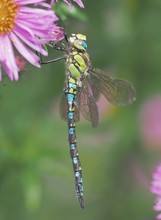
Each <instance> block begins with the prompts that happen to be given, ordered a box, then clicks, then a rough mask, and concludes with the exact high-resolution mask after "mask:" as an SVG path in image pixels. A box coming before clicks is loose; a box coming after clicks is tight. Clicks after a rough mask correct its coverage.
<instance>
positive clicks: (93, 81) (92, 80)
mask: <svg viewBox="0 0 161 220" xmlns="http://www.w3.org/2000/svg"><path fill="white" fill-rule="evenodd" d="M88 82H89V84H90V85H93V86H95V90H96V91H100V93H102V94H103V95H104V96H105V98H106V99H107V100H108V101H109V102H110V103H111V104H113V105H116V106H121V105H128V104H131V103H132V102H133V101H134V100H135V99H136V92H135V89H134V87H133V85H132V84H131V83H130V82H129V81H126V80H122V79H117V78H114V77H111V76H109V75H107V74H106V73H105V72H103V71H101V70H99V69H91V72H90V75H89V77H88ZM97 93H98V92H97Z"/></svg>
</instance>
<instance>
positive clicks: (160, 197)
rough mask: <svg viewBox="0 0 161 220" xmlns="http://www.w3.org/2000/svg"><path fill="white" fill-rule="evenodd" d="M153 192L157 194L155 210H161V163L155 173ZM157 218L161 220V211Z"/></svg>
mask: <svg viewBox="0 0 161 220" xmlns="http://www.w3.org/2000/svg"><path fill="white" fill-rule="evenodd" d="M151 192H152V193H154V194H155V196H156V204H155V205H154V210H155V211H160V212H161V164H159V165H158V166H157V168H156V170H155V172H154V173H153V176H152V183H151ZM156 219H157V220H161V213H160V214H159V215H157V217H156Z"/></svg>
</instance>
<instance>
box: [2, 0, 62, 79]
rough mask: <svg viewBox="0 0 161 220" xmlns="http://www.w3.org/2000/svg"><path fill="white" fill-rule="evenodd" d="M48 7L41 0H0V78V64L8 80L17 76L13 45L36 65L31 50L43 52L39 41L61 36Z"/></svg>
mask: <svg viewBox="0 0 161 220" xmlns="http://www.w3.org/2000/svg"><path fill="white" fill-rule="evenodd" d="M31 4H34V5H32V7H31ZM37 5H38V7H36V6H37ZM50 7H51V6H50V5H49V4H47V3H45V2H44V0H7V1H6V0H1V1H0V80H2V70H1V69H2V67H3V68H4V70H5V72H6V73H7V75H8V77H9V78H10V80H18V78H19V75H18V72H19V70H20V69H19V67H18V65H17V63H16V59H15V55H14V48H16V49H17V51H18V52H19V53H20V54H21V55H22V57H24V58H25V59H26V60H27V61H29V62H30V63H31V64H32V65H34V66H36V67H40V64H39V57H38V56H37V55H36V54H35V52H34V51H38V52H39V53H41V54H43V55H47V52H46V51H45V50H44V49H43V47H42V45H43V44H45V43H48V41H49V40H52V41H59V40H61V39H62V38H63V33H62V30H61V28H60V27H57V26H56V24H55V22H56V21H57V20H58V18H57V17H56V15H55V13H54V12H53V11H52V10H50ZM13 46H14V47H13Z"/></svg>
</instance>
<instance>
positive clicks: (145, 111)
mask: <svg viewBox="0 0 161 220" xmlns="http://www.w3.org/2000/svg"><path fill="white" fill-rule="evenodd" d="M140 129H141V137H142V140H143V142H144V144H145V146H148V147H150V148H153V149H156V148H158V149H161V96H155V97H153V98H151V99H149V100H148V101H146V102H145V103H143V106H142V108H141V114H140Z"/></svg>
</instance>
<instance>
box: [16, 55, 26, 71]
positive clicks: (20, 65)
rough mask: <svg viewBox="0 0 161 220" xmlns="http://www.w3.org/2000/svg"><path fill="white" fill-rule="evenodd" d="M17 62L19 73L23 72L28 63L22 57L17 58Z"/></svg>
mask: <svg viewBox="0 0 161 220" xmlns="http://www.w3.org/2000/svg"><path fill="white" fill-rule="evenodd" d="M15 60H16V64H17V66H18V69H19V71H23V70H24V69H25V67H26V61H25V60H24V59H23V58H22V57H20V56H15Z"/></svg>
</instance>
